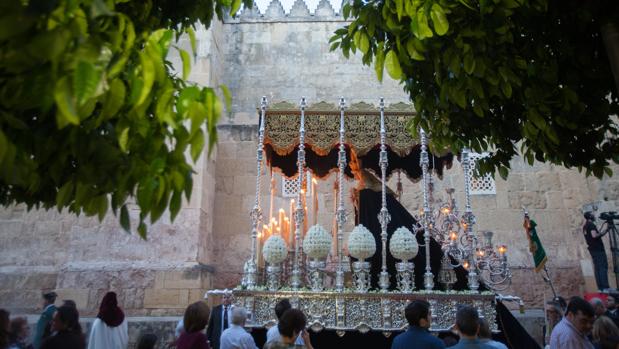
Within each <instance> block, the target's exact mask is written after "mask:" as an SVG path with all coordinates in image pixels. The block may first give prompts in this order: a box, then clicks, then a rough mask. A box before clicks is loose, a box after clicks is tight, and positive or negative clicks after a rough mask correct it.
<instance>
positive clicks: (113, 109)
mask: <svg viewBox="0 0 619 349" xmlns="http://www.w3.org/2000/svg"><path fill="white" fill-rule="evenodd" d="M126 93H127V89H126V87H125V84H124V83H123V82H122V80H121V79H114V80H112V82H111V83H110V89H109V91H108V94H107V98H106V99H105V103H103V109H102V110H101V117H102V118H104V119H107V118H109V117H112V116H115V115H116V113H118V111H119V110H120V108H121V107H122V106H123V105H124V104H125V95H126Z"/></svg>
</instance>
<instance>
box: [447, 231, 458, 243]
mask: <svg viewBox="0 0 619 349" xmlns="http://www.w3.org/2000/svg"><path fill="white" fill-rule="evenodd" d="M457 238H458V234H457V233H456V232H455V231H451V232H450V233H449V240H451V241H456V239H457Z"/></svg>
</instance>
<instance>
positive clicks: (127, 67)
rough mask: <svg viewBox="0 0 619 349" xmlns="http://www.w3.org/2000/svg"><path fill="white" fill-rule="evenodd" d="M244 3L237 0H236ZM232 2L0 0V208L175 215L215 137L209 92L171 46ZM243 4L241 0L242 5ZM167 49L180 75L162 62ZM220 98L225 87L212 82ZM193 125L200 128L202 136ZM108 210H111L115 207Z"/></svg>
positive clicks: (215, 107) (126, 223) (215, 114)
mask: <svg viewBox="0 0 619 349" xmlns="http://www.w3.org/2000/svg"><path fill="white" fill-rule="evenodd" d="M245 2H247V1H245ZM240 5H241V0H200V1H196V0H191V1H190V0H175V1H171V0H135V1H134V0H29V1H28V0H4V1H1V2H0V204H2V205H10V204H14V203H25V204H26V205H28V208H32V207H37V208H38V207H43V208H46V209H49V208H52V207H57V208H58V210H62V209H63V208H68V210H69V211H70V212H73V213H76V214H80V213H85V214H87V215H98V216H99V218H100V219H102V218H103V216H104V215H105V214H106V212H107V211H108V208H110V207H111V209H112V210H113V212H114V214H117V215H119V218H120V223H121V225H122V226H123V227H124V228H125V229H126V230H127V231H129V230H130V229H131V227H130V220H129V213H128V209H127V202H128V200H129V199H130V198H135V200H136V202H137V205H138V206H139V209H140V217H139V224H138V226H137V231H138V232H139V233H140V235H141V236H143V237H145V236H146V224H145V220H146V218H147V217H150V220H151V222H154V221H156V220H157V219H159V218H160V217H161V215H162V214H163V212H164V211H165V210H166V209H167V208H168V207H169V210H170V213H171V217H172V219H174V217H175V216H176V215H177V214H178V212H179V210H180V207H181V202H182V196H183V193H184V195H185V196H186V198H187V199H189V196H190V193H191V190H192V168H191V165H190V160H189V159H187V158H186V154H187V153H189V154H190V155H191V158H192V159H193V161H196V159H197V158H198V157H199V155H200V154H201V152H202V150H203V148H204V145H205V143H208V147H209V152H210V150H211V149H212V146H213V144H214V143H215V141H216V124H217V120H218V118H219V116H220V115H221V112H222V108H223V106H222V102H221V99H220V98H219V97H218V95H217V93H216V90H214V89H213V88H210V87H198V86H195V85H193V84H190V83H187V82H186V81H185V79H186V78H187V75H188V73H189V68H190V58H191V57H190V55H189V53H188V52H186V51H184V50H182V49H180V48H179V47H177V44H176V42H177V40H178V38H179V36H180V35H182V34H187V35H188V36H189V38H190V42H191V46H192V50H193V52H194V53H195V51H196V47H195V46H196V39H195V34H194V31H193V25H194V24H196V23H197V22H198V21H199V22H201V23H202V24H204V25H205V26H206V27H209V25H210V24H211V20H212V19H213V17H214V15H215V14H216V15H218V16H219V17H221V16H222V15H223V13H224V11H230V12H231V13H232V14H234V13H236V12H237V10H238V9H239V7H240ZM246 5H247V6H251V3H247V4H246ZM170 50H178V51H179V54H180V57H181V58H182V61H183V72H182V77H179V76H176V74H175V73H174V71H173V70H172V67H171V64H170V63H169V62H168V61H166V57H167V56H168V53H169V52H170ZM221 94H222V95H224V96H225V97H224V99H225V100H226V101H227V102H228V103H229V98H230V96H229V93H228V91H227V89H226V88H225V87H222V93H221ZM204 130H206V135H205V132H204ZM119 211H120V212H119Z"/></svg>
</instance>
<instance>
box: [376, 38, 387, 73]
mask: <svg viewBox="0 0 619 349" xmlns="http://www.w3.org/2000/svg"><path fill="white" fill-rule="evenodd" d="M384 68H385V51H383V43H382V42H381V43H379V44H378V45H377V46H376V60H375V61H374V71H376V77H377V78H378V81H380V82H382V81H383V71H384Z"/></svg>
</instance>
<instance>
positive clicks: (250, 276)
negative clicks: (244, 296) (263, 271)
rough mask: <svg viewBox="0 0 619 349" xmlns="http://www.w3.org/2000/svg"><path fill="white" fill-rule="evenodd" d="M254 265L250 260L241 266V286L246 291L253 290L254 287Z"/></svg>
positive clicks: (255, 269)
mask: <svg viewBox="0 0 619 349" xmlns="http://www.w3.org/2000/svg"><path fill="white" fill-rule="evenodd" d="M256 273H257V268H256V263H255V262H254V261H253V260H252V259H250V260H248V261H246V262H245V265H244V266H243V278H242V279H241V285H243V287H244V288H247V289H250V290H252V289H254V288H255V287H256Z"/></svg>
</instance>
